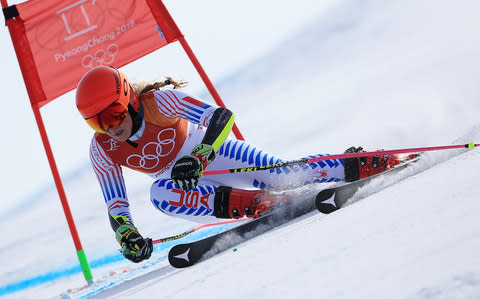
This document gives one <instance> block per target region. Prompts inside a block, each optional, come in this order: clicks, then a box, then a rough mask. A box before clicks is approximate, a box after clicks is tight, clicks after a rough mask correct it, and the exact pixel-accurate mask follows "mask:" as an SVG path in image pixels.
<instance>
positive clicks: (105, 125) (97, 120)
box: [86, 102, 128, 134]
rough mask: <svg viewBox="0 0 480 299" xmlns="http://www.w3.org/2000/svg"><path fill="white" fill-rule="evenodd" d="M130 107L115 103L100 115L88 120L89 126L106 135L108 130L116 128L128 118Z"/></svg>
mask: <svg viewBox="0 0 480 299" xmlns="http://www.w3.org/2000/svg"><path fill="white" fill-rule="evenodd" d="M127 113H128V107H125V106H124V105H122V104H120V103H118V102H115V103H113V104H112V105H110V106H108V107H107V108H106V109H105V110H103V111H102V112H100V113H99V114H97V115H95V116H93V117H90V118H87V119H86V121H87V124H88V125H89V126H90V127H91V128H92V129H94V130H95V131H97V132H99V133H102V134H105V133H107V131H108V129H110V128H112V127H116V126H118V125H120V124H121V123H122V121H123V120H124V119H125V117H127Z"/></svg>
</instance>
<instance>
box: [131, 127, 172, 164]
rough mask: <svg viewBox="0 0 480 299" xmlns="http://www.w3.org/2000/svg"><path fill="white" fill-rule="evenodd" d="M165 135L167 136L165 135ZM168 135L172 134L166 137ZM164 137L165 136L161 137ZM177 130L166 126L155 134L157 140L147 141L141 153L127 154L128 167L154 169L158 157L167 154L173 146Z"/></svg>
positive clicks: (158, 159) (158, 162)
mask: <svg viewBox="0 0 480 299" xmlns="http://www.w3.org/2000/svg"><path fill="white" fill-rule="evenodd" d="M165 135H167V136H165ZM168 135H173V136H170V137H168ZM162 136H163V137H166V138H162ZM176 136H177V132H176V131H175V129H173V128H167V129H164V130H162V131H160V133H158V135H157V141H158V142H149V143H147V144H145V146H144V147H143V149H142V155H138V154H133V155H130V156H128V158H127V164H128V166H130V167H135V168H143V169H147V170H149V169H154V168H155V167H157V166H158V164H160V160H161V159H160V158H162V157H166V156H168V155H169V154H170V153H171V152H172V151H173V149H174V148H175V137H176Z"/></svg>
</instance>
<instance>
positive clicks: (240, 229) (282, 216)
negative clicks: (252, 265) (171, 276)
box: [168, 197, 315, 268]
mask: <svg viewBox="0 0 480 299" xmlns="http://www.w3.org/2000/svg"><path fill="white" fill-rule="evenodd" d="M314 210H315V205H314V201H313V200H312V197H309V198H308V199H305V200H302V201H300V202H299V201H295V205H293V204H287V205H285V206H280V207H277V208H275V209H274V210H272V211H271V212H270V213H269V214H266V215H265V216H262V217H260V218H257V219H255V220H252V221H249V222H247V223H245V224H241V225H239V226H237V227H234V228H232V229H230V230H227V231H225V232H222V233H219V234H216V235H213V236H210V237H207V238H205V239H201V240H198V241H194V242H191V243H186V244H178V245H175V246H173V247H172V248H171V249H170V251H169V253H168V261H169V262H170V265H172V266H173V267H175V268H185V267H189V266H192V265H194V264H195V263H197V262H198V261H200V260H205V259H207V258H210V257H212V256H214V255H215V254H218V253H220V252H222V251H225V250H227V249H228V248H231V247H233V246H235V245H237V244H239V243H241V242H244V241H246V240H249V239H251V238H253V237H255V236H258V235H260V234H262V233H264V232H266V231H268V230H271V229H273V228H275V227H277V226H279V225H281V224H284V223H286V222H288V221H290V220H292V219H294V218H296V217H299V216H301V215H304V214H306V213H308V212H311V211H314Z"/></svg>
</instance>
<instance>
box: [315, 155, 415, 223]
mask: <svg viewBox="0 0 480 299" xmlns="http://www.w3.org/2000/svg"><path fill="white" fill-rule="evenodd" d="M418 159H419V157H418V156H417V157H416V158H414V159H411V160H409V161H407V162H404V163H402V164H399V165H398V166H396V167H394V168H392V169H390V170H387V171H384V172H381V173H379V174H377V175H373V176H371V177H368V178H364V179H361V180H358V181H354V182H351V183H346V184H343V185H341V186H338V187H332V188H328V189H324V190H322V191H320V192H319V193H318V194H317V197H316V199H315V207H316V208H317V210H319V211H320V212H321V213H323V214H330V213H332V212H334V211H336V210H338V209H340V208H341V207H343V205H345V203H346V202H347V201H348V200H349V199H350V198H352V197H353V196H354V195H355V193H356V192H357V191H358V189H360V188H361V187H363V186H365V185H366V184H368V183H370V182H371V181H372V180H374V179H376V178H378V177H379V176H382V177H384V176H391V175H394V174H396V173H398V172H399V171H400V170H402V169H405V168H406V167H408V166H409V165H411V164H412V163H415V162H416V161H418Z"/></svg>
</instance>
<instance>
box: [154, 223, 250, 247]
mask: <svg viewBox="0 0 480 299" xmlns="http://www.w3.org/2000/svg"><path fill="white" fill-rule="evenodd" d="M247 220H251V218H240V219H232V220H225V221H221V222H216V223H209V224H200V225H197V226H195V227H193V228H191V229H189V230H186V231H184V232H183V233H180V234H178V235H174V236H171V237H166V238H161V239H158V240H153V241H152V243H153V244H154V245H155V244H160V243H165V242H170V241H174V240H178V239H180V238H183V237H185V236H186V235H189V234H191V233H193V232H196V231H198V230H200V229H202V228H206V227H211V226H218V225H222V224H230V223H236V222H242V221H247Z"/></svg>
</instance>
